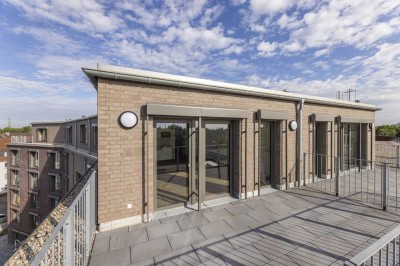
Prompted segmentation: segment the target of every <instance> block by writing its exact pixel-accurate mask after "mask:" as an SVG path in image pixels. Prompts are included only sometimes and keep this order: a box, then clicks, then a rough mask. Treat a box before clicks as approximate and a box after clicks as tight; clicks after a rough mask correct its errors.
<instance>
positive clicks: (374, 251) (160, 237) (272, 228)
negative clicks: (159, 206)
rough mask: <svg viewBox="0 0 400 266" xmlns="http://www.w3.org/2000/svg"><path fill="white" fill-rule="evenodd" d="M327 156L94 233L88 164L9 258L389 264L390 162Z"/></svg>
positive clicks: (394, 255) (394, 235) (394, 237)
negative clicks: (236, 191) (251, 189)
mask: <svg viewBox="0 0 400 266" xmlns="http://www.w3.org/2000/svg"><path fill="white" fill-rule="evenodd" d="M313 160H315V161H314V163H313V162H312V161H313ZM329 161H330V162H334V165H336V166H337V167H335V168H336V170H335V171H333V172H334V173H335V174H334V175H331V176H330V177H328V176H324V175H323V172H324V171H325V170H323V169H324V167H322V168H320V169H319V168H318V167H316V165H315V162H322V163H321V164H323V162H324V160H322V159H318V158H315V157H314V155H304V160H303V166H302V167H303V168H302V169H303V171H304V172H303V174H302V176H303V177H306V178H303V179H302V184H303V182H304V185H303V186H302V187H301V188H292V189H289V190H286V191H272V192H271V193H268V194H265V195H262V196H259V197H251V198H247V199H242V200H232V199H230V200H227V201H225V203H224V201H223V200H219V202H218V201H214V202H211V203H209V204H208V205H206V206H205V208H204V209H202V210H201V211H191V210H189V209H175V210H172V211H164V212H160V213H155V216H156V217H157V218H158V219H155V220H153V221H151V222H148V223H143V224H136V225H132V226H128V227H123V228H119V229H116V230H112V231H107V232H101V233H97V234H95V202H96V198H95V197H96V195H95V193H94V191H95V190H94V188H95V181H96V179H95V177H96V172H95V169H91V170H90V171H88V173H86V174H85V175H84V177H83V179H82V180H81V182H80V183H78V184H77V186H76V187H75V188H74V189H73V190H72V192H71V193H70V194H69V195H68V196H67V197H66V198H65V199H64V200H62V201H61V203H60V204H59V205H58V206H57V207H56V209H55V210H54V211H53V212H52V213H51V214H50V215H49V217H48V218H46V219H45V220H44V221H43V223H42V224H41V225H40V226H39V227H38V228H37V229H36V230H35V232H34V233H33V234H32V235H31V236H30V237H29V238H28V239H27V241H25V242H24V243H23V244H22V245H21V247H20V248H19V249H18V250H17V251H16V253H15V254H14V255H13V257H11V258H10V260H9V261H8V263H9V265H14V264H17V263H20V262H22V263H23V264H33V265H36V264H38V263H39V262H43V263H45V264H46V263H47V264H49V263H53V262H54V264H56V265H59V264H64V265H72V264H78V265H81V264H82V265H87V264H89V265H121V266H122V265H155V264H156V265H167V264H168V265H199V264H205V265H343V264H344V263H346V264H347V265H363V263H365V262H368V263H371V262H375V263H378V260H380V261H382V262H383V264H384V265H395V264H396V263H397V262H398V261H399V260H398V259H399V256H400V250H399V247H400V243H399V237H398V236H399V234H400V227H399V226H398V225H399V221H400V216H399V215H398V212H397V199H398V196H397V186H398V184H399V185H400V182H397V179H398V178H397V170H396V169H397V168H391V166H390V165H388V164H379V163H376V162H374V164H372V162H367V163H365V162H362V161H360V162H358V163H357V162H355V163H354V164H353V165H352V166H354V167H348V168H347V170H345V169H344V168H343V169H342V168H341V165H342V164H343V165H344V163H345V162H344V161H343V160H342V161H341V160H340V158H339V159H337V158H329V160H326V162H329ZM304 162H305V163H304ZM349 165H351V164H349ZM371 167H372V168H371ZM318 169H319V170H318ZM367 176H368V179H367ZM377 183H379V184H380V185H379V186H378V185H377ZM337 194H338V196H337ZM218 203H219V204H218ZM384 209H385V210H384ZM92 244H93V245H92ZM393 251H394V252H393ZM393 262H394V263H393ZM368 263H367V264H368Z"/></svg>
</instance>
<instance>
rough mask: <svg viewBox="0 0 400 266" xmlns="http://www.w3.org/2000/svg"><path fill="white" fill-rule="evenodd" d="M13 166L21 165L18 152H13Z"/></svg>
mask: <svg viewBox="0 0 400 266" xmlns="http://www.w3.org/2000/svg"><path fill="white" fill-rule="evenodd" d="M11 165H12V166H18V165H19V152H18V151H17V150H11Z"/></svg>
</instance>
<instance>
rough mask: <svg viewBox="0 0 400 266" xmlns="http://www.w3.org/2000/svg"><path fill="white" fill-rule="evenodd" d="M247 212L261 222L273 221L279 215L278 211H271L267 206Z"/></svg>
mask: <svg viewBox="0 0 400 266" xmlns="http://www.w3.org/2000/svg"><path fill="white" fill-rule="evenodd" d="M246 214H247V215H249V216H250V217H252V218H253V219H255V220H257V221H259V222H265V223H269V222H272V221H273V220H274V219H277V218H278V217H279V216H278V215H277V214H276V213H274V212H271V211H270V210H267V209H266V208H261V209H256V210H253V211H248V212H246Z"/></svg>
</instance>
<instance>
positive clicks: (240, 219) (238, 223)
mask: <svg viewBox="0 0 400 266" xmlns="http://www.w3.org/2000/svg"><path fill="white" fill-rule="evenodd" d="M225 221H226V222H227V223H228V224H229V225H230V226H231V227H232V228H233V229H235V230H237V229H241V228H243V227H247V226H249V225H252V224H254V223H256V222H257V221H256V220H255V219H253V218H252V217H250V216H249V215H247V214H245V213H242V214H238V215H236V216H233V217H231V218H227V219H225Z"/></svg>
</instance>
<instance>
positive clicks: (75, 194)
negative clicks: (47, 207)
mask: <svg viewBox="0 0 400 266" xmlns="http://www.w3.org/2000/svg"><path fill="white" fill-rule="evenodd" d="M96 169H97V162H96V163H95V164H94V165H93V166H92V167H91V168H90V169H89V170H88V171H87V172H86V173H85V174H84V175H83V177H82V179H81V180H80V181H79V182H78V183H77V184H76V185H75V186H74V187H73V188H72V190H71V191H70V192H69V193H68V194H67V195H66V196H64V197H63V199H62V200H61V201H60V203H59V204H58V205H57V206H56V207H55V208H54V209H53V210H52V211H51V212H50V213H49V214H48V215H47V217H46V218H45V219H44V220H43V221H42V223H41V224H40V225H39V226H38V227H37V228H36V229H35V231H34V232H33V233H32V234H31V235H30V236H29V237H28V238H27V239H26V240H25V241H24V242H23V243H22V245H21V246H20V247H19V248H18V249H17V251H16V252H15V253H14V254H13V256H11V258H10V259H9V260H8V261H7V263H6V264H5V265H41V264H42V263H44V264H45V265H47V264H53V265H54V264H60V263H61V264H63V265H73V264H74V265H86V264H87V262H88V260H89V255H90V250H91V247H92V243H93V239H94V234H95V228H96V196H97V195H96Z"/></svg>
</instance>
